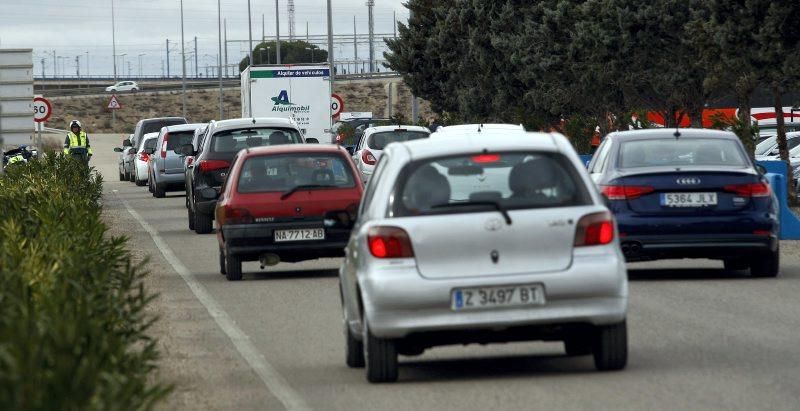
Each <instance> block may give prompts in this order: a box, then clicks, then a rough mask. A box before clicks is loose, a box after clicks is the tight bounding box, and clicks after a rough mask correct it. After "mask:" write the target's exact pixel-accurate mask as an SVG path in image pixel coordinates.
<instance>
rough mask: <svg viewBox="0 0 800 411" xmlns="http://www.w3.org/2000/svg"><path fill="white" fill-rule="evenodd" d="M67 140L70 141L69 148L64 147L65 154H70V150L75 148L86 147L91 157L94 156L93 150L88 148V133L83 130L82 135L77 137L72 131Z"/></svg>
mask: <svg viewBox="0 0 800 411" xmlns="http://www.w3.org/2000/svg"><path fill="white" fill-rule="evenodd" d="M67 138H68V139H69V146H68V147H64V154H69V149H70V148H73V147H84V148H88V151H89V155H92V148H91V147H87V146H88V145H89V137H87V136H86V132H85V131H83V130H81V132H80V135H77V136H76V135H75V133H73V132H72V131H70V132H68V133H67Z"/></svg>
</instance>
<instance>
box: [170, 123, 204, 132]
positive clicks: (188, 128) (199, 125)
mask: <svg viewBox="0 0 800 411" xmlns="http://www.w3.org/2000/svg"><path fill="white" fill-rule="evenodd" d="M205 125H206V123H191V124H175V125H172V126H164V127H163V128H166V129H167V131H194V130H197V129H198V128H202V127H204V126H205Z"/></svg>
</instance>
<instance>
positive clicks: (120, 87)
mask: <svg viewBox="0 0 800 411" xmlns="http://www.w3.org/2000/svg"><path fill="white" fill-rule="evenodd" d="M139 90H141V88H139V84H137V83H136V82H135V81H120V82H118V83H117V84H114V85H113V86H108V87H106V91H107V92H109V93H116V92H119V91H130V92H133V93H135V92H137V91H139Z"/></svg>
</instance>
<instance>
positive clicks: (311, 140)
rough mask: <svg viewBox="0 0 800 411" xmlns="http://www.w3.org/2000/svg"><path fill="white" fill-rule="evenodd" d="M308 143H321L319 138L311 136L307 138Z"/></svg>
mask: <svg viewBox="0 0 800 411" xmlns="http://www.w3.org/2000/svg"><path fill="white" fill-rule="evenodd" d="M306 144H319V140H318V139H316V138H314V137H309V138H307V139H306Z"/></svg>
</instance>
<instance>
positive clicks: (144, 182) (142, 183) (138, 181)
mask: <svg viewBox="0 0 800 411" xmlns="http://www.w3.org/2000/svg"><path fill="white" fill-rule="evenodd" d="M135 180H136V185H137V186H139V187H143V186H144V185H145V184H147V181H148V180H139V172H138V171H137V172H136V178H135Z"/></svg>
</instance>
